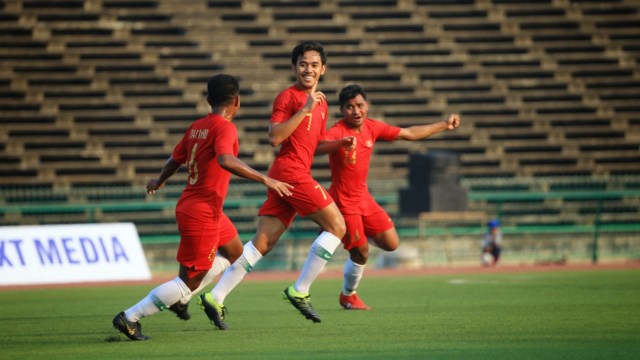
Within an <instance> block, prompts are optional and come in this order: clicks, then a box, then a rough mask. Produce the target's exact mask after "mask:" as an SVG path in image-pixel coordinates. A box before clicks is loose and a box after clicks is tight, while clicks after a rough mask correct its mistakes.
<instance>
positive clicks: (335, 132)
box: [324, 124, 343, 141]
mask: <svg viewBox="0 0 640 360" xmlns="http://www.w3.org/2000/svg"><path fill="white" fill-rule="evenodd" d="M341 134H342V132H341V131H340V128H339V127H338V125H337V124H334V125H333V126H332V127H330V128H329V130H327V133H326V134H325V136H324V139H325V140H327V141H330V140H338V139H341V138H342V137H343V136H342V135H341Z"/></svg>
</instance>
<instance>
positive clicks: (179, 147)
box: [171, 127, 191, 164]
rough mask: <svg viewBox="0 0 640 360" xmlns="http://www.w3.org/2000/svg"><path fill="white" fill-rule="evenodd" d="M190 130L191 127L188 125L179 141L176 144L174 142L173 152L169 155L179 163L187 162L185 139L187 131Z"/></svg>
mask: <svg viewBox="0 0 640 360" xmlns="http://www.w3.org/2000/svg"><path fill="white" fill-rule="evenodd" d="M190 130H191V127H189V129H187V131H186V132H185V135H183V136H182V139H180V142H179V143H178V144H176V146H175V147H174V148H173V152H172V153H171V157H172V158H173V160H174V161H175V162H177V163H180V164H184V163H186V162H187V155H188V154H187V148H186V147H185V146H186V145H185V141H186V137H187V135H186V134H188V133H189V131H190Z"/></svg>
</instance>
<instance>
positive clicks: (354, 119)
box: [340, 94, 369, 128]
mask: <svg viewBox="0 0 640 360" xmlns="http://www.w3.org/2000/svg"><path fill="white" fill-rule="evenodd" d="M368 110H369V106H368V105H367V101H366V100H365V99H364V98H363V97H362V95H360V94H358V95H356V97H354V98H352V99H349V100H347V102H346V103H345V104H344V105H343V106H342V107H340V112H342V117H343V118H344V121H345V122H346V123H347V125H348V126H349V127H351V128H359V127H360V126H362V123H363V122H364V120H365V119H366V118H367V111H368Z"/></svg>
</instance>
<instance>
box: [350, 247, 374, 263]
mask: <svg viewBox="0 0 640 360" xmlns="http://www.w3.org/2000/svg"><path fill="white" fill-rule="evenodd" d="M349 254H350V257H351V261H353V262H354V263H356V264H360V265H364V264H366V263H367V260H369V248H357V249H352V250H350V251H349Z"/></svg>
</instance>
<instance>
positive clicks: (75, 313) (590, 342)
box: [0, 270, 640, 360]
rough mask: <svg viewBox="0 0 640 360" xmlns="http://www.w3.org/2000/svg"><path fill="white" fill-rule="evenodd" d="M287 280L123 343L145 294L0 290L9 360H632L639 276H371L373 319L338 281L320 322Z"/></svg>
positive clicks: (160, 321) (638, 325)
mask: <svg viewBox="0 0 640 360" xmlns="http://www.w3.org/2000/svg"><path fill="white" fill-rule="evenodd" d="M286 285H287V282H286V281H265V282H245V283H242V284H241V285H240V286H239V287H238V288H237V289H236V291H235V292H234V293H232V294H231V295H230V296H229V297H228V298H227V304H226V305H227V306H228V307H229V309H230V311H231V312H230V314H229V315H228V317H227V322H228V323H229V325H230V326H231V328H230V330H228V331H220V330H215V329H214V327H213V326H212V325H210V324H209V322H208V320H207V319H206V317H205V316H204V314H203V312H202V311H201V310H200V309H199V308H198V306H197V305H195V304H192V306H191V312H192V319H191V320H190V321H188V322H184V321H179V320H178V319H177V318H176V317H175V316H174V315H173V314H172V313H169V312H167V313H161V314H158V315H155V316H152V317H149V318H145V319H143V320H142V324H143V330H144V333H145V334H147V335H150V336H152V337H153V339H151V340H149V341H145V342H132V341H129V340H128V339H126V338H125V337H124V336H122V335H118V334H117V332H116V331H115V330H113V329H112V327H111V319H112V318H113V316H114V315H115V314H116V313H118V312H119V311H121V310H123V309H124V308H127V307H129V306H131V305H132V304H134V303H135V302H137V301H138V300H139V299H140V298H142V297H143V296H145V295H146V294H147V292H148V291H149V290H150V289H151V288H152V287H153V286H139V285H138V286H134V285H129V286H118V287H116V286H105V287H97V286H94V287H84V288H79V287H69V288H54V289H42V290H39V289H26V290H25V289H23V290H0V304H1V306H0V331H1V332H2V334H3V335H2V337H0V358H1V359H4V360H7V359H33V358H40V359H205V358H208V359H519V360H520V359H563V360H564V359H616V360H620V359H637V358H638V357H639V356H640V271H638V270H600V271H562V272H525V273H502V272H498V273H479V274H465V275H432V276H412V277H404V278H398V277H369V278H365V279H364V280H363V282H362V284H361V290H360V291H359V293H360V294H361V296H362V297H363V298H364V299H365V300H366V301H367V303H368V304H369V305H370V306H372V307H373V310H371V311H345V310H342V309H341V308H340V307H339V306H338V304H337V294H338V291H339V289H340V285H341V281H340V280H339V279H319V280H318V281H317V282H316V284H315V285H314V287H313V289H312V294H313V301H314V305H315V307H316V310H317V311H318V312H319V313H320V314H321V316H322V321H323V322H322V323H321V324H313V323H312V322H310V321H308V320H305V319H304V318H303V317H302V316H301V315H299V314H298V313H297V312H296V311H294V310H293V308H292V307H291V306H290V305H288V304H287V303H285V302H284V301H282V300H281V299H280V296H279V294H280V291H281V290H282V289H283V288H284V287H285V286H286Z"/></svg>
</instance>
